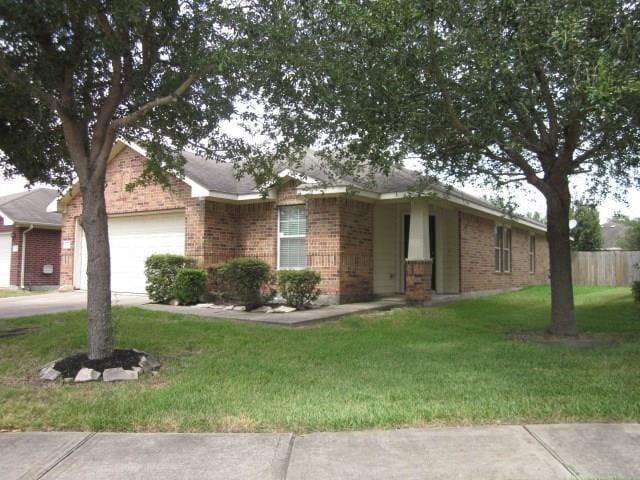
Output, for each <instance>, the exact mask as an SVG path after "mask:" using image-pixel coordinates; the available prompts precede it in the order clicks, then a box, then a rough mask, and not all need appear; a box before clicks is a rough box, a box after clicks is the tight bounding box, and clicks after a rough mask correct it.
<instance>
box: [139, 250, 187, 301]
mask: <svg viewBox="0 0 640 480" xmlns="http://www.w3.org/2000/svg"><path fill="white" fill-rule="evenodd" d="M195 266H196V261H195V260H194V259H193V258H189V257H185V256H182V255H168V254H166V255H151V256H150V257H149V258H147V260H146V261H145V262H144V274H145V277H146V280H147V284H146V290H147V294H148V295H149V298H150V299H151V301H152V302H157V303H167V302H169V300H171V299H172V298H174V292H173V285H174V283H175V280H176V274H177V273H178V270H180V269H181V268H192V267H195Z"/></svg>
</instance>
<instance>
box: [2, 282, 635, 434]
mask: <svg viewBox="0 0 640 480" xmlns="http://www.w3.org/2000/svg"><path fill="white" fill-rule="evenodd" d="M576 293H577V294H576V303H577V316H578V321H579V325H580V328H581V330H582V331H583V332H590V333H591V334H592V335H593V337H595V338H597V339H602V340H611V339H614V340H616V341H617V343H616V344H615V345H608V346H591V347H575V346H563V345H544V344H532V343H526V342H523V341H519V340H514V339H513V338H512V337H511V334H512V333H513V332H522V331H542V330H543V329H544V328H545V327H546V325H547V318H548V317H547V315H548V313H547V311H548V310H547V309H548V295H549V291H548V289H547V288H544V287H535V288H529V289H526V290H523V291H520V292H517V293H510V294H504V295H499V296H495V297H488V298H483V299H478V300H468V301H464V302H460V303H456V304H450V305H447V306H442V307H438V308H429V309H402V310H395V311H393V312H386V313H377V314H371V315H366V316H352V317H348V318H343V319H341V320H338V321H335V322H329V323H324V324H321V325H317V326H314V327H309V328H300V329H287V328H282V327H274V326H263V325H251V324H240V323H233V322H228V321H210V320H205V319H201V318H197V317H189V316H181V315H172V314H161V313H156V312H150V311H145V310H139V309H135V308H127V309H124V308H120V309H116V310H115V317H116V337H117V346H118V347H123V348H126V347H137V348H140V349H143V350H146V351H148V352H150V353H153V354H156V355H158V356H159V357H160V358H161V359H162V360H163V361H164V363H165V365H164V367H163V368H162V370H161V371H160V374H159V375H158V376H157V377H151V376H149V377H146V378H145V379H144V380H143V381H141V382H137V383H134V384H103V383H95V384H91V385H86V384H85V385H81V386H78V385H62V384H53V385H52V384H43V383H41V382H39V381H37V370H38V367H39V366H40V365H42V364H44V363H46V362H47V361H49V360H52V359H54V358H56V357H60V356H64V355H67V354H69V353H72V352H76V351H81V350H83V347H84V343H85V326H84V323H83V314H82V312H76V313H67V314H60V315H49V316H41V317H31V318H27V319H16V320H8V321H6V320H0V330H2V329H5V328H10V327H20V326H22V327H24V326H36V327H40V329H39V330H38V331H36V332H34V333H29V334H27V335H23V336H19V337H9V338H0V406H1V407H0V429H2V428H4V429H62V430H65V429H69V430H71V429H92V430H118V431H280V430H290V431H296V432H305V431H317V430H351V429H367V428H388V427H397V426H419V425H426V424H470V423H519V422H571V421H639V420H640V401H639V400H638V399H640V306H639V305H634V304H633V303H632V299H631V294H630V292H629V289H621V288H618V289H608V288H578V289H577V292H576Z"/></svg>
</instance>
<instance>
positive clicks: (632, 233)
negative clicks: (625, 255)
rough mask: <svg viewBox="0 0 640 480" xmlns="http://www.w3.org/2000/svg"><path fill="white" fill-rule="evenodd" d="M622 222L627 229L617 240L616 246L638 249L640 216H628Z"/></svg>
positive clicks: (639, 242)
mask: <svg viewBox="0 0 640 480" xmlns="http://www.w3.org/2000/svg"><path fill="white" fill-rule="evenodd" d="M624 224H625V226H626V227H627V229H626V230H625V232H624V234H623V235H622V238H620V240H618V246H619V247H620V248H623V249H625V250H635V251H640V218H634V219H631V218H628V219H626V220H625V221H624Z"/></svg>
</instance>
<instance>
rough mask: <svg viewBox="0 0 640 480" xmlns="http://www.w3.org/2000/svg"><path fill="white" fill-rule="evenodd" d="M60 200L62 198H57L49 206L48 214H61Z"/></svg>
mask: <svg viewBox="0 0 640 480" xmlns="http://www.w3.org/2000/svg"><path fill="white" fill-rule="evenodd" d="M60 198H61V197H56V198H55V199H53V201H52V202H51V203H50V204H49V205H47V213H59V212H60Z"/></svg>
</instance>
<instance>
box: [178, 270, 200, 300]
mask: <svg viewBox="0 0 640 480" xmlns="http://www.w3.org/2000/svg"><path fill="white" fill-rule="evenodd" d="M206 283H207V272H205V271H204V270H203V269H201V268H181V269H180V270H178V273H177V274H176V281H175V283H174V284H173V294H174V297H175V298H176V299H177V300H178V301H179V302H180V304H181V305H193V304H194V303H198V302H199V301H200V298H201V297H202V296H203V295H204V293H205V291H206V289H205V285H206Z"/></svg>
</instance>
